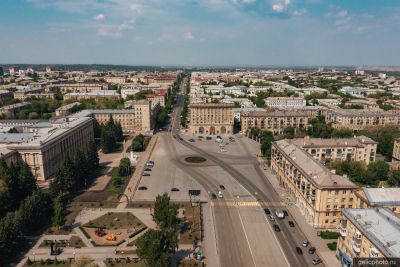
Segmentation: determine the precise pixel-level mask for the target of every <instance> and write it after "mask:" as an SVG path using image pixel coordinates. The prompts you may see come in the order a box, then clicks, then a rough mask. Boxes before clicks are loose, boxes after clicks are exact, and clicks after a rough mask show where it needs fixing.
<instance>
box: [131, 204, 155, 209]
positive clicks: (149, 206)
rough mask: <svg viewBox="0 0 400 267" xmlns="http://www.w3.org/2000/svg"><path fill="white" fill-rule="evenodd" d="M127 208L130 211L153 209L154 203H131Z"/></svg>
mask: <svg viewBox="0 0 400 267" xmlns="http://www.w3.org/2000/svg"><path fill="white" fill-rule="evenodd" d="M126 208H128V209H153V208H154V203H129V204H128V205H127V207H126Z"/></svg>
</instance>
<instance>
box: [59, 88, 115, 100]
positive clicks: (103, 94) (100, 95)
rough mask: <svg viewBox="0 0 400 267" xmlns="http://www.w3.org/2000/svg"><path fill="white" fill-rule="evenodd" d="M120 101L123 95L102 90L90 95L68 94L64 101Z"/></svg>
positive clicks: (92, 92) (89, 93)
mask: <svg viewBox="0 0 400 267" xmlns="http://www.w3.org/2000/svg"><path fill="white" fill-rule="evenodd" d="M101 98H107V99H119V98H121V95H120V94H118V93H117V91H114V90H101V91H91V92H88V93H67V94H65V95H64V100H68V99H76V100H80V99H101Z"/></svg>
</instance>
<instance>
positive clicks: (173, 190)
mask: <svg viewBox="0 0 400 267" xmlns="http://www.w3.org/2000/svg"><path fill="white" fill-rule="evenodd" d="M171 191H172V192H178V191H179V188H176V187H173V188H171Z"/></svg>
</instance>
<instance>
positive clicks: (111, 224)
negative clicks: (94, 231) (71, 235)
mask: <svg viewBox="0 0 400 267" xmlns="http://www.w3.org/2000/svg"><path fill="white" fill-rule="evenodd" d="M84 226H85V227H102V228H106V229H111V228H121V229H126V228H131V227H137V228H139V227H143V226H145V225H144V223H143V222H142V221H140V220H139V219H138V218H137V217H136V216H135V215H133V214H132V213H129V212H108V213H107V214H104V215H103V216H101V217H99V218H97V219H95V220H92V221H90V222H88V223H87V224H85V225H84Z"/></svg>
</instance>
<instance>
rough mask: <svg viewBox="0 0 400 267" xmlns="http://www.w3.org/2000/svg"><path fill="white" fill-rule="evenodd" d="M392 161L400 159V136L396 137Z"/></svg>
mask: <svg viewBox="0 0 400 267" xmlns="http://www.w3.org/2000/svg"><path fill="white" fill-rule="evenodd" d="M392 161H393V162H396V161H400V138H395V139H394V145H393V154H392Z"/></svg>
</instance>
